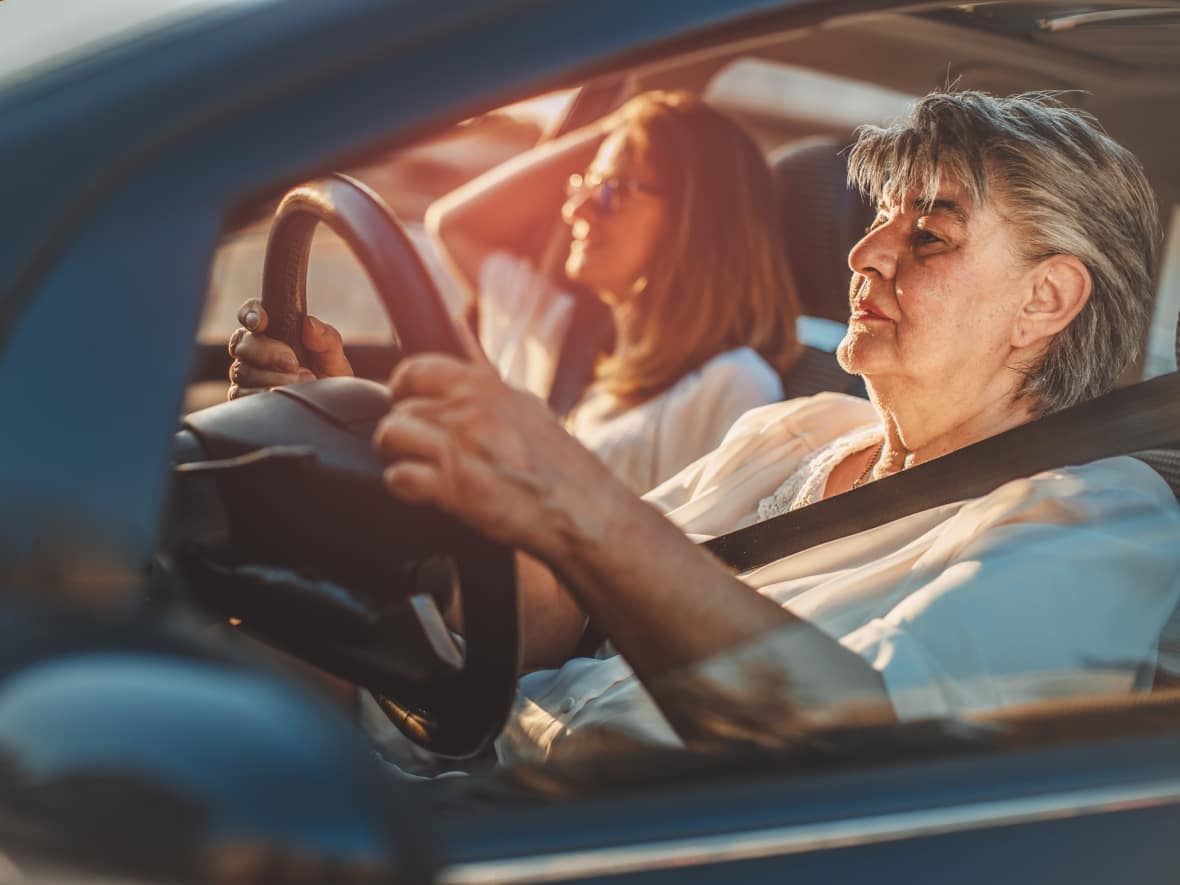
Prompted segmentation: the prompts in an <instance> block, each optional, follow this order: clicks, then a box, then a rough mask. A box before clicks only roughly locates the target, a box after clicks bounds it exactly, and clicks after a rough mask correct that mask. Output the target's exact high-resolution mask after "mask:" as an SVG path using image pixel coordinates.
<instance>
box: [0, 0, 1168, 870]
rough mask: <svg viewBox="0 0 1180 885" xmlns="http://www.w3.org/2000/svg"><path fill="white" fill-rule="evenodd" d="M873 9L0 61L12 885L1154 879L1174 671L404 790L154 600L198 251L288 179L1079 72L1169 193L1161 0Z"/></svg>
mask: <svg viewBox="0 0 1180 885" xmlns="http://www.w3.org/2000/svg"><path fill="white" fill-rule="evenodd" d="M10 2H13V0H10ZM16 2H19V0H16ZM895 7H896V4H892V3H888V2H849V3H840V4H836V3H828V2H798V3H791V2H781V0H779V2H772V0H670V2H663V0H659V2H656V0H652V2H643V3H634V2H615V0H596V2H593V3H590V2H580V0H569V2H553V3H530V2H504V0H486V2H485V0H468V2H464V3H451V4H440V3H437V2H435V3H431V2H412V0H407V2H399V3H389V2H381V0H338V2H335V3H333V4H322V3H313V2H242V3H238V4H232V3H230V4H219V5H217V6H216V7H215V8H210V9H207V10H200V11H193V10H192V9H190V10H189V12H190V13H191V14H190V15H188V16H182V17H180V18H177V19H168V20H166V21H165V22H164V23H163V24H162V25H159V26H156V27H153V28H149V29H147V30H142V31H137V32H136V33H135V35H134V37H133V38H128V39H126V40H122V41H118V40H115V41H112V42H111V43H110V44H108V45H106V46H104V47H102V48H101V51H99V50H96V49H94V48H93V47H90V48H85V49H81V50H79V51H78V53H76V54H74V55H67V56H63V58H62V59H61V60H59V61H57V62H54V63H52V64H48V65H44V66H41V67H39V68H36V69H30V70H28V71H23V72H11V71H9V72H7V75H6V76H3V75H4V74H5V73H6V72H5V71H3V70H2V62H0V84H3V85H2V86H0V157H2V158H3V160H4V163H5V169H4V173H3V174H4V180H5V186H4V188H3V193H4V203H5V208H6V209H7V211H8V213H9V217H10V219H11V221H10V224H9V225H8V227H7V229H6V232H5V236H4V237H3V238H2V239H0V405H2V407H3V413H2V414H3V417H2V418H0V648H2V649H4V651H3V652H2V653H0V665H2V668H3V669H2V670H0V881H7V879H12V880H13V881H20V879H19V878H18V877H19V876H21V875H28V876H30V877H32V878H33V879H34V881H35V880H36V879H37V878H42V879H45V880H51V881H62V880H70V879H72V880H74V881H80V882H81V881H97V880H98V879H99V877H102V876H113V877H120V876H121V877H123V878H124V879H127V880H130V881H212V880H219V879H220V880H224V881H267V882H273V881H335V882H339V881H354V880H355V881H439V882H449V883H481V882H505V883H509V882H511V883H525V882H558V881H611V882H632V881H645V882H646V881H652V882H656V881H660V882H666V881H676V882H678V883H683V882H717V881H726V880H730V881H733V880H736V881H743V882H759V881H766V882H780V881H795V882H813V881H814V882H821V881H822V882H832V881H846V880H851V879H853V878H855V879H857V880H864V879H876V880H879V881H886V882H888V881H903V880H904V881H908V882H927V881H929V882H935V881H938V882H943V881H955V882H957V883H960V885H968V883H985V882H996V881H1000V880H1003V881H1011V882H1043V881H1068V882H1072V883H1088V882H1106V881H1112V880H1115V879H1118V880H1127V881H1135V882H1170V881H1175V880H1176V878H1177V871H1176V866H1175V861H1174V851H1173V850H1172V846H1171V840H1170V839H1169V838H1168V837H1169V835H1170V834H1171V833H1175V832H1177V831H1178V828H1180V740H1178V737H1180V696H1178V695H1177V694H1176V693H1174V692H1172V691H1170V690H1166V689H1165V690H1161V691H1158V692H1154V693H1152V694H1150V695H1144V696H1140V697H1136V698H1130V699H1103V700H1098V701H1095V702H1094V703H1093V704H1085V703H1079V704H1075V705H1072V706H1069V707H1063V706H1061V705H1057V706H1050V705H1046V706H1045V707H1044V708H1037V709H1032V710H1023V711H1013V712H1011V713H1005V714H1002V715H999V716H994V717H988V718H986V719H981V720H979V721H973V722H970V723H919V724H917V725H916V726H915V725H911V726H899V727H897V728H894V729H884V730H872V731H867V730H857V729H848V730H844V731H839V732H834V733H831V734H824V735H817V736H816V737H815V738H814V739H804V740H801V742H800V745H799V747H798V748H796V749H795V750H794V751H792V752H791V753H786V754H781V755H778V754H770V755H765V754H762V755H760V754H750V753H735V754H733V755H721V756H716V757H713V756H694V755H691V754H687V753H685V754H675V753H662V754H639V755H635V756H622V757H618V758H613V757H608V758H604V759H595V760H586V761H585V763H584V764H582V765H580V766H570V767H566V768H556V769H553V770H545V769H534V770H522V771H517V772H507V773H500V774H494V775H478V776H474V777H472V778H468V779H463V780H459V779H455V780H446V781H441V782H437V783H424V784H412V785H410V784H400V783H395V782H393V781H391V780H389V779H387V777H386V775H385V773H384V771H383V770H382V768H381V766H380V765H379V764H378V763H376V762H375V760H374V759H373V758H372V757H371V756H370V755H369V754H368V753H367V751H366V749H365V747H364V744H363V742H362V740H361V739H360V737H359V734H356V733H355V729H353V728H352V727H351V724H350V723H349V722H348V721H347V720H346V719H344V717H342V716H340V715H339V714H338V713H336V712H335V711H333V710H331V709H329V708H328V707H327V706H326V705H324V704H323V703H322V702H321V701H320V700H319V699H317V698H315V697H313V696H312V695H310V694H308V693H306V692H305V690H303V689H301V688H299V687H297V686H295V685H293V684H292V683H290V682H289V681H288V680H286V679H284V678H283V677H282V676H281V675H278V674H276V673H273V672H271V671H269V670H267V669H266V667H265V666H264V664H262V663H260V662H258V661H257V660H256V659H255V658H254V657H252V656H250V655H248V654H245V653H243V652H242V651H240V650H239V649H237V648H236V647H231V648H229V649H228V650H227V649H226V648H224V646H223V644H222V643H218V642H216V641H215V640H214V638H211V637H209V636H207V635H206V634H205V632H203V631H201V630H194V629H192V628H190V627H187V626H183V625H182V626H180V627H176V628H173V627H170V626H167V625H162V624H160V623H159V622H158V621H156V620H155V619H149V618H145V617H142V616H141V610H142V608H143V605H142V599H143V597H144V588H145V586H147V585H149V584H150V583H151V581H152V580H153V578H152V576H151V575H150V569H151V565H150V564H151V563H152V561H153V557H154V554H155V551H156V548H157V545H158V543H159V540H160V532H161V528H160V526H161V523H162V520H163V513H164V510H165V505H166V500H167V495H168V482H169V473H170V465H171V458H172V440H173V434H174V432H175V430H176V426H177V417H178V415H179V414H180V412H181V409H182V402H183V400H184V397H185V394H186V388H187V387H188V386H189V384H190V383H191V382H193V381H194V380H196V381H205V382H209V381H212V380H213V379H215V378H217V377H218V373H219V372H223V371H224V368H223V365H224V357H223V356H222V354H223V352H224V344H223V343H221V342H219V341H217V340H216V338H217V336H216V335H210V336H206V337H203V338H199V340H198V337H199V336H198V328H199V326H200V321H201V317H202V312H203V311H204V310H205V309H206V303H207V287H208V284H209V281H210V276H211V267H212V266H213V262H214V259H215V256H216V255H217V254H218V249H219V248H224V244H225V243H226V242H228V241H229V239H231V238H232V237H233V235H234V234H235V232H239V231H242V230H245V229H247V228H249V227H250V225H252V224H254V223H256V221H257V219H258V218H260V217H262V216H264V215H265V213H266V211H267V209H268V208H269V207H270V206H272V205H273V203H274V201H275V200H276V199H277V197H278V196H279V195H280V194H281V193H282V192H283V191H285V190H286V189H287V188H288V187H290V186H291V185H293V184H295V183H297V182H299V181H301V180H304V179H307V178H310V177H314V176H316V175H318V174H322V173H326V172H329V171H332V170H334V169H338V168H341V167H358V168H365V167H367V166H373V165H380V164H381V162H382V161H383V158H385V157H386V156H388V155H389V154H390V153H391V152H394V153H396V152H398V151H402V150H406V149H407V147H408V146H409V145H411V143H412V142H413V141H414V140H415V139H427V138H434V137H438V136H439V135H440V133H444V132H446V131H447V130H448V127H453V126H456V125H458V124H459V123H460V122H461V121H463V120H467V119H469V118H472V117H473V116H475V115H479V114H482V113H484V112H486V111H488V110H490V109H493V108H496V107H498V106H502V105H505V104H507V103H510V102H516V101H518V100H521V99H526V98H529V97H531V96H534V95H537V94H540V93H543V92H547V91H549V90H553V89H559V88H570V89H578V90H579V92H577V93H576V95H575V97H574V98H573V100H572V102H571V103H570V105H569V107H568V108H567V110H566V115H567V119H565V121H564V125H567V126H568V125H574V124H575V123H576V122H579V120H584V119H586V118H592V117H593V116H596V115H597V114H598V113H602V112H604V111H605V110H608V109H609V108H610V107H613V106H616V105H617V104H618V103H619V102H620V101H621V100H622V99H623V98H625V97H626V95H628V94H630V93H631V92H632V91H634V90H637V89H644V88H661V87H669V88H672V87H674V88H690V89H695V90H698V91H701V92H703V93H704V94H706V95H707V96H710V97H711V100H713V101H714V102H715V103H717V104H718V105H719V106H722V107H726V108H727V109H729V110H730V111H732V112H733V113H735V115H737V116H738V117H739V118H740V119H741V120H742V121H743V122H744V123H746V124H747V125H749V126H750V127H751V128H752V130H753V131H755V133H756V134H757V135H758V137H759V139H760V141H761V143H762V144H763V145H764V146H765V147H766V148H767V149H768V150H770V149H773V148H776V147H779V146H781V145H783V144H786V143H790V142H793V141H796V140H798V139H801V138H804V137H815V136H823V137H830V138H833V139H836V140H840V139H842V138H846V137H847V136H848V133H849V131H850V129H851V127H852V126H853V125H854V124H855V123H856V122H859V121H861V120H862V119H867V116H866V115H868V116H872V115H873V114H874V113H875V112H876V111H878V110H880V109H883V108H888V111H889V113H893V112H894V110H895V108H896V105H895V104H893V103H892V99H890V98H889V96H890V95H892V96H902V97H904V96H906V95H915V94H920V93H922V92H925V91H927V90H929V89H932V88H937V87H940V86H943V85H945V84H946V83H954V84H957V85H959V86H961V87H963V88H986V89H991V90H993V91H995V92H1001V93H1010V92H1015V91H1020V90H1025V89H1061V90H1080V91H1078V92H1072V91H1071V92H1069V93H1068V95H1067V97H1068V98H1069V99H1070V100H1071V101H1076V103H1078V104H1079V105H1081V106H1083V107H1085V108H1087V109H1089V110H1092V111H1093V112H1094V113H1095V114H1096V115H1097V116H1098V118H1099V119H1100V120H1101V121H1102V122H1103V124H1104V125H1105V127H1106V128H1107V130H1108V131H1109V132H1110V133H1111V135H1112V136H1114V137H1115V138H1116V139H1118V140H1120V141H1122V142H1123V143H1124V144H1126V145H1127V146H1128V147H1130V148H1131V149H1132V150H1133V151H1134V152H1135V153H1136V154H1137V155H1138V156H1139V157H1140V159H1141V160H1142V162H1143V163H1144V166H1145V168H1146V170H1147V172H1148V176H1149V178H1150V179H1151V181H1152V184H1153V186H1154V187H1155V189H1156V192H1157V195H1158V197H1159V200H1160V205H1161V209H1162V215H1163V218H1164V220H1165V222H1167V221H1168V220H1169V218H1170V217H1172V207H1174V206H1175V205H1176V204H1177V202H1178V201H1180V171H1178V167H1177V166H1176V164H1175V160H1174V158H1175V144H1176V141H1177V136H1178V135H1180V122H1178V121H1180V39H1178V38H1180V6H1176V5H1172V4H1153V6H1152V7H1151V8H1149V9H1142V8H1136V9H1130V8H1121V7H1117V6H1108V7H1093V8H1090V7H1087V8H1084V9H1079V8H1077V7H1074V6H1055V5H1050V4H1046V5H1038V6H1036V7H1032V6H1029V5H1022V4H992V5H986V6H973V7H961V6H955V5H950V4H947V5H938V4H935V5H930V6H926V7H923V8H922V9H920V10H916V11H909V10H903V9H901V8H895ZM3 15H4V10H3V9H0V25H3V22H4V18H3ZM738 65H747V66H749V65H755V66H757V65H763V66H769V68H768V69H777V70H778V71H779V74H778V75H775V76H772V75H771V74H769V73H765V72H764V73H758V71H759V70H762V69H759V68H757V67H755V68H754V69H753V72H751V70H750V69H749V68H747V73H746V74H745V75H744V76H743V77H739V78H737V80H738V81H740V85H739V86H736V87H735V86H733V85H732V84H733V82H734V78H733V75H732V73H731V74H729V75H728V76H729V77H730V79H729V80H726V79H724V76H723V75H724V74H725V72H726V71H732V70H733V69H734V68H735V67H736V66H738ZM775 66H777V68H775ZM782 71H788V73H790V72H795V71H798V72H799V73H798V75H795V74H791V76H788V77H787V78H786V79H783V77H782ZM809 76H810V77H811V78H812V79H808V77H809ZM841 81H847V82H850V83H853V84H860V85H859V87H856V88H853V89H852V91H851V92H841V91H840V90H839V84H840V82H841ZM727 84H728V85H727ZM759 84H763V85H761V86H760V85H759ZM766 84H769V85H766ZM785 84H794V86H795V87H797V88H798V89H799V90H800V91H799V92H797V93H791V92H790V90H789V89H788V88H787V86H786V85H785ZM825 88H826V89H829V90H831V91H829V92H827V93H824V92H823V91H822V90H824V89H825ZM874 90H875V91H874ZM824 95H826V96H827V97H826V99H825V98H824V97H823V96H824ZM858 96H859V98H860V101H859V102H858V101H856V100H854V99H856V98H857V97H858ZM1173 226H1174V225H1173ZM1171 236H1172V237H1173V239H1172V240H1170V241H1169V242H1170V244H1171V245H1170V248H1169V249H1168V250H1166V251H1167V255H1166V256H1165V262H1164V265H1163V267H1162V268H1161V271H1160V274H1159V289H1158V294H1157V308H1156V317H1157V319H1156V322H1155V323H1154V324H1153V328H1152V336H1151V339H1150V340H1149V341H1148V342H1145V347H1144V359H1143V364H1144V366H1146V367H1147V369H1148V370H1149V372H1151V373H1157V374H1158V373H1159V372H1162V371H1166V370H1169V369H1171V368H1172V366H1173V365H1174V363H1172V364H1169V361H1170V358H1171V353H1172V342H1173V340H1174V339H1173V337H1172V336H1173V335H1174V330H1175V317H1176V310H1177V306H1178V305H1180V279H1178V277H1180V267H1177V265H1178V264H1180V260H1178V256H1177V249H1176V247H1175V233H1174V232H1173V233H1172V234H1171ZM831 251H833V252H837V253H838V252H839V247H838V246H836V245H833V246H832V247H831ZM314 260H315V259H314V257H313V262H314ZM246 294H252V293H245V294H243V297H245V295H246ZM312 297H313V298H314V297H315V295H314V292H313V295H312ZM839 297H840V296H839V294H838V293H837V297H836V300H838V298H839ZM816 313H817V314H818V313H819V312H818V311H817V312H816ZM194 340H197V341H198V343H197V344H196V345H194ZM218 360H221V361H222V362H218ZM376 362H377V363H379V360H378V361H376ZM375 364H376V363H375ZM371 374H373V375H377V376H379V372H377V371H376V370H374V372H373V373H371ZM1128 380H1136V379H1128ZM1177 543H1178V544H1180V539H1177ZM181 614H182V615H183V613H181Z"/></svg>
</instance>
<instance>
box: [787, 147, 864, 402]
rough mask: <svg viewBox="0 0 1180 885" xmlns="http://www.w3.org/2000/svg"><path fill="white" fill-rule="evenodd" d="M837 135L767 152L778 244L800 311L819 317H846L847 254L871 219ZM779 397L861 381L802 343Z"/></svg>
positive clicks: (859, 386) (856, 388)
mask: <svg viewBox="0 0 1180 885" xmlns="http://www.w3.org/2000/svg"><path fill="white" fill-rule="evenodd" d="M841 149H842V145H841V144H840V142H839V141H837V140H836V139H833V138H827V137H814V138H805V139H800V140H799V141H794V142H791V143H790V144H788V145H786V146H785V147H783V148H781V149H779V150H778V151H777V152H776V153H774V154H773V155H771V157H770V158H769V163H770V167H771V171H772V172H773V173H774V178H775V186H776V189H777V198H778V202H779V206H780V210H781V215H780V217H781V219H782V229H783V238H784V239H783V247H784V251H785V252H786V257H787V263H788V264H789V266H790V268H791V273H792V275H793V276H794V278H795V285H796V288H797V289H798V290H799V299H800V301H801V306H802V308H803V313H804V315H805V316H807V317H812V318H815V319H818V320H821V321H826V322H831V323H839V324H841V325H843V324H846V323H847V322H848V281H849V278H850V276H851V272H850V271H849V269H848V252H849V250H850V249H851V248H852V246H853V245H854V244H855V243H856V241H857V240H859V239H860V237H861V236H862V235H863V233H864V229H865V227H866V226H868V224H869V223H870V222H871V221H872V218H873V209H872V206H871V205H869V204H868V202H867V201H866V200H865V199H864V198H863V197H862V196H861V195H860V193H858V192H857V191H854V190H850V189H849V188H848V184H847V173H848V170H847V165H846V163H845V161H844V156H843V155H842V153H841ZM782 380H783V393H784V397H785V398H786V399H792V398H793V397H797V396H810V395H811V394H814V393H819V392H821V391H824V390H834V391H840V392H843V393H853V394H856V395H859V396H863V395H864V383H863V382H862V381H861V379H860V378H858V377H856V376H854V375H849V374H847V373H846V372H844V370H843V369H841V368H840V366H839V364H838V363H837V362H836V357H835V355H833V354H832V353H830V352H828V351H827V350H826V349H824V348H821V347H816V346H811V345H810V344H808V346H805V348H804V352H803V355H802V356H801V357H800V359H799V360H798V361H797V362H796V364H795V365H794V366H792V367H791V369H790V371H788V372H787V373H786V374H785V375H784V376H783V379H782Z"/></svg>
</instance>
